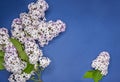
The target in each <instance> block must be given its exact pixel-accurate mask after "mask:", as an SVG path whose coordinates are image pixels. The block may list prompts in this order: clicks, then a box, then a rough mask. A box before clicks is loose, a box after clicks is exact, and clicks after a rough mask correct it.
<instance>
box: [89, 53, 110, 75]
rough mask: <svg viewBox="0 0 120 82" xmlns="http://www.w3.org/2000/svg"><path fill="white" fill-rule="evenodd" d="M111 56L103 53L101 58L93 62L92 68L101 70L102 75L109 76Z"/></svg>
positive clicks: (100, 55)
mask: <svg viewBox="0 0 120 82" xmlns="http://www.w3.org/2000/svg"><path fill="white" fill-rule="evenodd" d="M109 60H110V55H109V53H108V52H105V51H103V52H101V53H100V54H99V56H98V57H97V58H96V59H95V60H93V61H92V65H91V66H92V67H93V68H95V69H97V70H100V71H101V74H102V75H107V73H108V65H109Z"/></svg>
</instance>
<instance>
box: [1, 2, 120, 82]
mask: <svg viewBox="0 0 120 82" xmlns="http://www.w3.org/2000/svg"><path fill="white" fill-rule="evenodd" d="M32 1H34V0H0V27H6V28H8V29H9V30H10V26H11V22H12V20H13V19H14V18H17V17H18V16H19V14H20V13H21V12H26V11H28V10H27V5H28V4H29V3H31V2H32ZM47 2H48V4H49V6H50V7H49V9H48V11H47V12H46V18H47V20H57V19H61V20H63V21H64V22H65V23H66V25H67V29H66V32H64V33H62V34H60V36H58V37H57V38H55V39H54V40H52V41H51V42H50V43H49V45H47V46H45V47H44V48H42V50H43V53H44V54H45V55H46V56H48V57H49V58H50V59H51V60H52V62H51V65H50V66H49V67H48V68H47V69H46V70H45V71H44V72H43V73H42V79H43V82H93V80H91V79H84V78H83V75H84V73H85V72H86V71H88V70H90V69H91V61H92V60H93V59H94V58H96V57H97V56H98V54H99V53H100V52H101V51H104V50H105V51H108V52H109V53H110V56H111V60H110V66H109V73H108V75H107V76H106V77H104V78H103V80H101V82H120V64H119V62H120V0H47ZM9 75H10V73H8V72H7V71H6V70H4V71H0V82H8V80H7V79H8V77H9ZM28 82H32V81H28Z"/></svg>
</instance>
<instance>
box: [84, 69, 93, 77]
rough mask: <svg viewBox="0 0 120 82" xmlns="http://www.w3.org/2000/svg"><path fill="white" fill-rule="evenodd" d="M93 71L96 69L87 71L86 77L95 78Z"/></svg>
mask: <svg viewBox="0 0 120 82" xmlns="http://www.w3.org/2000/svg"><path fill="white" fill-rule="evenodd" d="M93 72H94V70H90V71H88V72H86V73H85V75H84V78H93Z"/></svg>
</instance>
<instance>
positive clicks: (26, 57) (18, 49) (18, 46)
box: [10, 38, 29, 61]
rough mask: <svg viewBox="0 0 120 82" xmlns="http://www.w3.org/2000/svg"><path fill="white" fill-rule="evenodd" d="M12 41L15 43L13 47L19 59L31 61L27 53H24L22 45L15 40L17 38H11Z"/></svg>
mask: <svg viewBox="0 0 120 82" xmlns="http://www.w3.org/2000/svg"><path fill="white" fill-rule="evenodd" d="M10 41H11V42H12V43H13V45H14V46H15V48H16V49H17V51H18V55H19V57H20V58H21V59H22V60H23V61H29V60H28V56H27V54H26V53H25V51H24V49H23V47H22V44H21V43H20V42H19V41H18V40H17V39H15V38H10Z"/></svg>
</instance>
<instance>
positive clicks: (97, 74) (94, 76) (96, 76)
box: [84, 70, 103, 82]
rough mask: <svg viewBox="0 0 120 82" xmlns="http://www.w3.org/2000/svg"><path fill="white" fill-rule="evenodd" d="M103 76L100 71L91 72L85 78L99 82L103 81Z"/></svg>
mask: <svg viewBox="0 0 120 82" xmlns="http://www.w3.org/2000/svg"><path fill="white" fill-rule="evenodd" d="M102 77H103V75H102V74H101V72H100V71H99V70H90V71H88V72H86V73H85V75H84V78H92V79H93V80H94V82H99V81H100V80H101V79H102Z"/></svg>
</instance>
